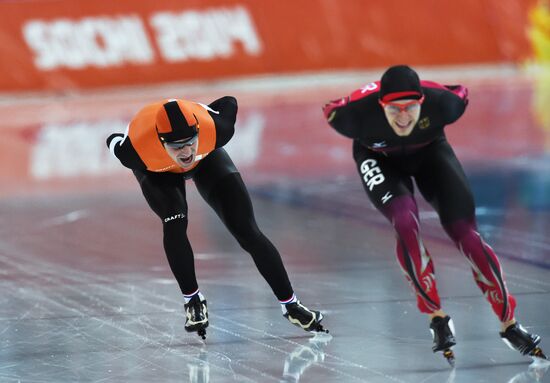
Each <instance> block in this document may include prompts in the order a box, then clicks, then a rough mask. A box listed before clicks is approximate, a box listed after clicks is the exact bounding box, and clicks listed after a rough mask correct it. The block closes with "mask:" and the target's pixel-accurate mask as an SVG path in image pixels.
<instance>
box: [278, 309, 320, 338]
mask: <svg viewBox="0 0 550 383" xmlns="http://www.w3.org/2000/svg"><path fill="white" fill-rule="evenodd" d="M285 308H286V313H284V314H283V316H284V317H285V318H286V319H288V320H289V321H290V323H292V324H293V325H296V326H298V327H300V328H303V329H304V330H306V331H317V332H326V333H328V330H325V329H324V328H323V325H321V321H322V320H323V314H321V312H319V311H313V310H310V309H308V308H307V307H306V306H304V305H303V304H302V303H301V302H300V301H296V302H293V303H287V304H286V305H285Z"/></svg>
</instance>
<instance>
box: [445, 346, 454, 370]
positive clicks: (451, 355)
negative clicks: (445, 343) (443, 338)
mask: <svg viewBox="0 0 550 383" xmlns="http://www.w3.org/2000/svg"><path fill="white" fill-rule="evenodd" d="M443 356H444V357H445V359H447V362H448V363H449V364H450V365H451V367H453V368H454V367H455V353H454V352H453V350H451V349H450V348H448V349H446V350H444V351H443Z"/></svg>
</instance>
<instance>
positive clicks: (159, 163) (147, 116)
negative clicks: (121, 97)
mask: <svg viewBox="0 0 550 383" xmlns="http://www.w3.org/2000/svg"><path fill="white" fill-rule="evenodd" d="M165 102H167V100H163V101H159V102H155V103H153V104H150V105H147V106H146V107H144V108H143V109H141V110H140V111H139V112H138V113H137V114H136V115H135V117H134V118H133V119H132V121H131V122H130V125H129V126H128V137H129V138H130V141H131V142H132V146H133V147H134V149H135V151H136V152H137V154H138V155H139V157H140V158H141V160H142V161H143V163H144V164H145V166H146V167H147V170H149V171H152V172H172V173H184V172H186V171H189V170H191V169H192V168H194V167H195V166H197V165H198V163H199V161H200V159H202V158H204V157H205V156H207V155H208V153H210V152H211V151H212V150H214V149H215V148H216V126H215V124H214V120H212V117H211V116H210V114H208V111H207V110H206V109H205V108H204V107H202V106H201V105H199V104H197V103H194V102H190V101H185V102H186V103H188V106H189V108H190V109H191V110H192V111H193V114H195V116H196V117H197V120H198V122H199V126H198V130H199V146H198V149H197V160H196V161H195V163H194V164H193V166H192V167H191V168H188V169H185V170H184V169H182V168H181V167H180V166H179V165H178V164H177V163H176V162H174V161H173V160H172V158H170V156H169V155H168V153H166V150H164V146H163V145H162V143H161V142H160V140H159V138H158V135H157V130H156V127H155V119H156V115H157V112H158V110H159V109H160V108H162V107H163V104H164V103H165Z"/></svg>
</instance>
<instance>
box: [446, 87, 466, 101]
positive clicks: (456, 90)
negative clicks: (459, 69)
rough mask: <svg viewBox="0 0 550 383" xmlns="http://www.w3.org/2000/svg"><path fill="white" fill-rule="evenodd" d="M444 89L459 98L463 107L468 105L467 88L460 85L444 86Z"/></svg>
mask: <svg viewBox="0 0 550 383" xmlns="http://www.w3.org/2000/svg"><path fill="white" fill-rule="evenodd" d="M445 87H446V88H447V89H449V90H450V91H451V92H453V93H454V94H456V95H457V96H458V97H460V98H461V99H462V101H464V105H468V102H469V99H468V88H466V87H465V86H462V85H445Z"/></svg>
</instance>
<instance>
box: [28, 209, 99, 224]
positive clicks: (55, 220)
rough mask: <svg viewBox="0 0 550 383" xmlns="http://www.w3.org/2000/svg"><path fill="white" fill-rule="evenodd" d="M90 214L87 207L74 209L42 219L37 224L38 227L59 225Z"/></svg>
mask: <svg viewBox="0 0 550 383" xmlns="http://www.w3.org/2000/svg"><path fill="white" fill-rule="evenodd" d="M90 214H91V212H90V211H89V210H88V209H81V210H74V211H71V212H69V213H67V214H63V215H60V216H57V217H52V218H48V219H46V220H44V221H42V222H41V223H40V224H39V225H38V226H39V227H40V228H47V227H51V226H59V225H64V224H67V223H73V222H76V221H79V220H81V219H83V218H86V217H88V216H90Z"/></svg>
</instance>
